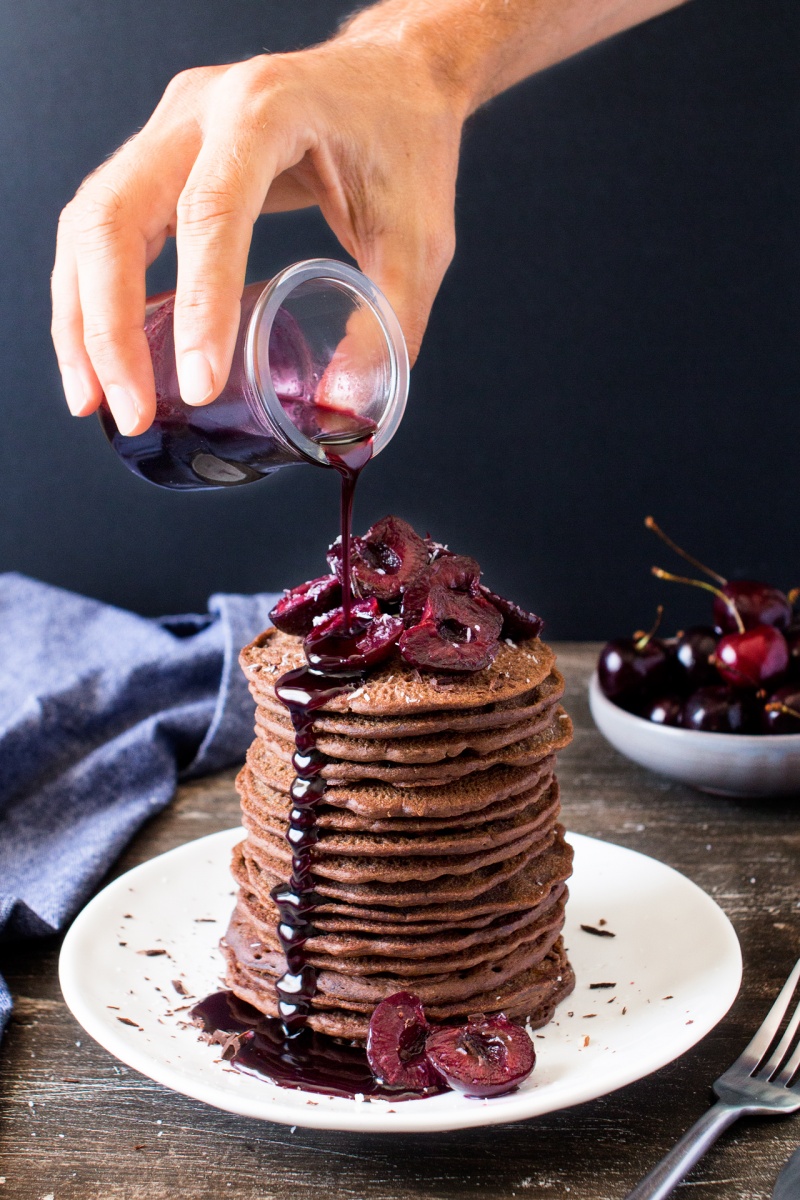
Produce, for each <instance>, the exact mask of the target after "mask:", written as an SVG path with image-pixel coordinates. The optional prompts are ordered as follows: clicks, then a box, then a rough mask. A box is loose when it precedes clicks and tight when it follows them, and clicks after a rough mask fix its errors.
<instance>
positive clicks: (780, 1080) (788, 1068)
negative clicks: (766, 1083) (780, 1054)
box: [772, 1045, 800, 1091]
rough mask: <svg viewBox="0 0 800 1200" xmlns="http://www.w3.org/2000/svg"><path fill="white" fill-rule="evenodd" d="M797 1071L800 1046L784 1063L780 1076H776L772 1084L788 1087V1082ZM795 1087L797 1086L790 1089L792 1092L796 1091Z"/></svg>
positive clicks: (799, 1064)
mask: <svg viewBox="0 0 800 1200" xmlns="http://www.w3.org/2000/svg"><path fill="white" fill-rule="evenodd" d="M798 1071H800V1045H798V1046H797V1047H796V1048H795V1052H794V1054H793V1055H792V1057H791V1058H790V1059H789V1061H788V1062H787V1063H786V1065H785V1067H784V1068H783V1070H782V1071H781V1073H780V1075H776V1076H775V1078H774V1079H773V1081H772V1082H773V1083H777V1084H778V1086H779V1087H788V1086H789V1080H790V1079H791V1078H792V1076H793V1075H796V1074H797V1072H798ZM798 1083H800V1081H798ZM797 1087H798V1084H795V1086H794V1088H792V1091H796V1090H797Z"/></svg>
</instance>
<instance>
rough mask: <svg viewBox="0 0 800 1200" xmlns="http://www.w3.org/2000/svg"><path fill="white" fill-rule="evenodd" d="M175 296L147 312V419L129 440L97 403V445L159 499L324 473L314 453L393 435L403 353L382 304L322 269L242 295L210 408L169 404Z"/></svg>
mask: <svg viewBox="0 0 800 1200" xmlns="http://www.w3.org/2000/svg"><path fill="white" fill-rule="evenodd" d="M174 306H175V293H174V292H165V293H162V294H161V295H159V296H154V297H152V298H151V299H150V300H148V302H147V308H146V312H145V333H146V335H147V340H148V343H149V346H150V355H151V357H152V360H153V371H154V374H155V384H156V415H155V420H154V421H153V424H152V425H151V427H150V428H149V429H148V430H146V431H145V432H144V433H141V434H139V435H138V436H137V437H125V436H124V435H123V434H121V433H120V432H119V430H118V429H117V426H116V423H115V421H114V418H113V416H112V414H111V410H110V409H109V407H108V405H107V404H106V403H105V401H104V402H103V404H102V406H101V408H100V410H99V417H100V422H101V425H102V427H103V431H104V432H105V434H106V437H107V438H108V440H109V441H110V443H111V445H112V446H113V447H114V449H115V450H116V451H117V453H118V454H119V456H120V457H121V458H122V460H123V462H124V463H125V465H126V466H127V467H129V468H130V470H131V471H134V472H135V473H136V474H137V475H141V476H142V478H143V479H147V480H149V481H150V482H151V483H155V484H158V485H159V486H160V487H168V488H181V489H187V490H195V489H199V488H220V487H235V486H238V485H239V484H242V483H250V482H252V481H254V480H256V479H261V478H263V477H264V476H266V475H270V474H272V472H273V471H276V470H277V469H278V468H279V467H283V466H288V465H290V464H292V463H304V462H309V463H316V464H317V465H320V466H329V465H330V463H329V458H328V455H327V454H326V450H325V447H326V446H327V447H330V446H332V445H333V446H341V447H346V446H348V445H353V444H355V443H358V442H361V441H365V440H366V439H367V438H370V437H371V438H372V453H373V454H378V453H379V452H380V451H381V450H382V449H383V447H384V446H385V445H386V444H387V442H389V441H390V439H391V438H392V436H393V435H394V433H395V431H396V429H397V426H398V425H399V423H400V420H401V418H402V416H403V412H404V409H405V404H406V397H407V395H408V370H409V369H408V353H407V351H406V345H405V340H404V338H403V333H402V330H401V328H400V323H399V321H398V320H397V317H396V316H395V314H394V312H393V310H392V308H391V306H390V305H389V302H388V300H387V299H386V297H385V296H384V295H383V294H382V293H381V292H380V291H379V290H378V288H377V287H376V286H375V285H374V283H372V282H371V280H369V279H368V278H367V277H366V275H363V274H362V273H361V272H360V271H357V270H355V269H354V268H353V267H349V266H347V265H346V264H345V263H340V262H336V261H334V260H333V259H324V258H318V259H310V260H308V261H306V262H301V263H295V264H294V266H291V267H286V269H285V270H283V271H281V272H280V273H279V274H278V275H276V276H275V278H274V279H271V280H270V281H269V283H266V284H264V283H254V284H250V285H248V286H247V287H245V289H244V293H243V295H242V315H241V322H240V325H239V334H238V337H237V339H236V348H235V350H234V355H233V365H232V367H231V373H230V376H229V378H228V382H227V383H226V385H225V388H224V390H223V391H222V393H221V394H220V395H219V397H218V398H217V399H216V400H215V401H214V402H213V403H212V404H208V405H205V406H203V407H199V408H195V407H191V406H190V405H187V404H184V403H183V401H182V400H181V397H180V388H179V386H178V376H177V370H176V366H175V344H174V339H173V312H174Z"/></svg>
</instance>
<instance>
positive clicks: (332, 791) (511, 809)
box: [223, 629, 574, 1040]
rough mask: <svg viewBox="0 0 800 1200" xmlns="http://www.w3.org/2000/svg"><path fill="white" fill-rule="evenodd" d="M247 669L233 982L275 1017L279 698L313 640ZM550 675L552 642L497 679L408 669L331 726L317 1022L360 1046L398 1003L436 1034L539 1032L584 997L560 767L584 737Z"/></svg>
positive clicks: (284, 874) (515, 658) (288, 769)
mask: <svg viewBox="0 0 800 1200" xmlns="http://www.w3.org/2000/svg"><path fill="white" fill-rule="evenodd" d="M240 662H241V665H242V668H243V670H244V672H245V674H246V676H247V678H248V681H249V684H250V690H251V692H252V694H253V697H254V699H255V701H256V705H257V708H256V737H255V740H254V741H253V743H252V745H251V747H250V750H249V751H248V754H247V762H246V765H245V766H244V768H243V769H242V771H241V772H240V774H239V776H238V779H237V789H238V791H239V795H240V797H241V804H242V812H243V823H244V826H245V828H246V830H247V836H246V838H245V840H244V841H243V842H241V843H240V844H239V845H238V846H237V847H236V849H235V851H234V857H233V874H234V877H235V879H236V882H237V884H238V888H239V891H238V896H237V902H236V908H235V910H234V913H233V917H232V919H231V924H230V927H229V929H228V932H227V934H226V936H225V939H224V941H223V951H224V954H225V957H226V960H227V978H226V983H227V986H228V987H229V988H231V990H232V991H233V992H235V993H236V995H238V996H239V997H241V998H242V999H243V1000H245V1001H247V1002H249V1003H250V1004H252V1005H254V1006H255V1007H256V1008H258V1009H260V1010H261V1011H262V1012H264V1013H266V1014H267V1015H269V1016H277V1014H278V1007H277V996H276V992H275V984H276V981H277V980H278V979H279V978H280V977H281V976H282V975H283V974H284V972H285V971H286V961H285V958H284V955H283V952H282V950H281V946H280V942H279V940H278V936H277V923H278V920H279V916H278V911H277V908H276V906H275V904H274V903H273V901H272V900H271V898H270V892H271V891H272V889H273V888H275V887H276V886H277V885H278V884H280V883H282V882H286V881H287V880H288V879H289V876H290V873H291V855H292V851H291V847H290V844H289V843H288V841H287V838H286V834H287V829H288V814H289V810H290V807H291V802H290V798H289V789H290V787H291V784H292V780H293V778H294V770H293V768H292V765H291V758H292V753H293V751H294V730H293V727H292V724H291V721H290V719H289V716H288V714H287V712H286V710H285V709H284V708H283V706H282V705H281V704H280V702H279V701H278V700H277V699H276V696H275V692H274V685H275V682H276V680H277V679H278V678H279V677H280V676H281V675H282V674H283V673H284V672H286V671H289V670H292V669H294V668H296V667H299V666H301V665H303V663H304V656H303V647H302V639H301V638H300V637H296V636H292V635H290V634H286V633H281V632H279V631H277V630H274V629H270V630H267V632H266V633H264V634H262V635H261V636H260V637H258V638H257V639H256V640H255V641H254V642H253V643H252V644H251V645H249V646H247V647H246V648H245V649H244V650H243V651H242V654H241V658H240ZM554 664H555V656H554V654H553V652H552V650H550V648H549V647H548V646H546V645H545V644H544V643H543V642H541V641H539V640H538V639H531V640H528V641H523V642H520V643H519V644H517V645H515V644H513V643H512V642H510V641H506V642H503V643H502V644H501V647H500V650H499V652H498V654H497V656H496V658H495V660H494V662H493V663H492V664H491V666H489V667H487V668H486V669H485V670H482V671H478V672H475V673H472V674H469V675H461V676H459V675H443V674H440V675H436V674H432V673H427V672H420V671H419V670H416V669H413V668H411V667H409V666H407V665H404V664H403V663H402V662H401V661H400V659H399V656H395V657H393V658H392V659H390V660H389V661H388V662H385V663H383V664H381V665H380V666H379V667H376V668H375V669H374V670H373V672H372V673H371V674H370V676H369V677H368V679H367V681H366V682H365V683H364V684H363V685H361V686H360V687H358V688H356V689H355V690H352V691H350V692H348V693H346V694H343V695H340V696H337V697H336V698H335V699H334V700H332V701H329V703H327V704H326V705H325V706H324V708H322V709H320V710H319V712H318V713H317V714H316V718H315V722H314V727H313V728H314V733H315V735H316V741H317V747H318V749H319V750H320V751H322V752H323V754H324V755H325V759H326V762H325V766H324V767H323V769H322V774H323V776H324V778H325V781H326V791H325V793H324V795H323V796H322V800H321V803H320V804H319V806H318V808H317V810H316V815H317V827H318V833H319V838H318V841H317V843H316V845H315V847H314V851H313V873H314V881H315V883H314V886H315V893H316V901H315V907H314V911H313V917H312V921H313V929H314V933H313V936H311V937H310V938H309V939H308V941H307V943H306V946H305V953H306V957H307V961H308V962H309V963H310V964H311V965H312V966H313V967H314V968H315V969H316V972H317V978H316V985H317V991H316V995H315V996H314V999H313V1002H312V1011H311V1015H310V1017H309V1022H308V1023H309V1024H310V1025H311V1026H312V1028H314V1029H316V1030H318V1031H321V1032H323V1033H327V1034H331V1035H334V1036H338V1037H346V1038H352V1039H355V1040H363V1039H364V1038H365V1037H366V1034H367V1027H368V1023H369V1018H370V1015H371V1013H372V1011H373V1009H374V1008H375V1006H376V1004H378V1003H379V1002H380V1001H381V1000H382V999H384V998H385V997H387V996H390V995H392V994H393V993H395V992H398V991H411V992H414V993H415V994H416V995H417V996H419V997H420V999H421V1000H422V1002H423V1004H424V1007H425V1012H426V1014H427V1016H428V1018H429V1020H431V1021H432V1022H437V1023H438V1022H449V1021H457V1022H462V1021H463V1020H464V1019H465V1018H466V1017H467V1016H468V1015H469V1014H471V1013H476V1012H482V1013H487V1014H489V1013H495V1012H499V1011H503V1012H505V1013H507V1014H508V1015H509V1016H510V1017H513V1018H516V1019H517V1020H521V1021H530V1024H531V1025H532V1026H534V1027H536V1026H540V1025H543V1024H545V1023H546V1022H547V1021H549V1019H550V1017H551V1016H552V1013H553V1009H554V1007H555V1005H556V1004H558V1002H559V1001H560V1000H561V999H562V998H563V997H564V996H566V995H567V994H568V993H569V992H570V990H571V989H572V986H573V982H574V976H573V973H572V969H571V967H570V965H569V963H568V961H567V958H566V955H565V952H564V947H563V943H562V940H561V929H562V926H563V922H564V905H565V903H566V900H567V887H566V883H565V881H566V879H567V878H568V876H569V875H570V871H571V862H572V852H571V849H570V847H569V846H568V845H567V843H566V842H565V841H564V837H563V828H562V827H561V826H560V825H559V823H558V817H559V808H560V806H559V792H558V783H557V781H556V777H555V773H554V769H555V754H556V751H558V750H560V749H561V748H562V747H564V746H566V745H567V744H568V742H569V741H570V739H571V736H572V725H571V723H570V720H569V717H568V716H567V715H566V713H565V712H564V711H563V709H562V708H561V707H560V704H559V700H560V698H561V695H562V693H563V689H564V681H563V679H562V677H561V676H560V675H559V673H558V671H557V670H556V669H555V665H554Z"/></svg>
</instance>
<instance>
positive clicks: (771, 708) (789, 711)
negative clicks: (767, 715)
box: [764, 700, 800, 721]
mask: <svg viewBox="0 0 800 1200" xmlns="http://www.w3.org/2000/svg"><path fill="white" fill-rule="evenodd" d="M764 712H782V713H786V715H787V716H789V717H797V719H798V721H800V712H798V711H797V709H796V708H790V706H789V705H788V704H784V703H783V701H782V700H772V701H771V702H770V703H769V704H765V705H764Z"/></svg>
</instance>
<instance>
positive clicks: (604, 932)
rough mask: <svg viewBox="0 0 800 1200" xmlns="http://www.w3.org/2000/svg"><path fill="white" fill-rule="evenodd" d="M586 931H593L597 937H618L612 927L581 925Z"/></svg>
mask: <svg viewBox="0 0 800 1200" xmlns="http://www.w3.org/2000/svg"><path fill="white" fill-rule="evenodd" d="M581 929H582V930H583V932H584V933H593V934H594V936H595V937H616V936H617V935H616V934H615V933H612V932H611V930H610V929H597V928H595V926H594V925H581Z"/></svg>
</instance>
